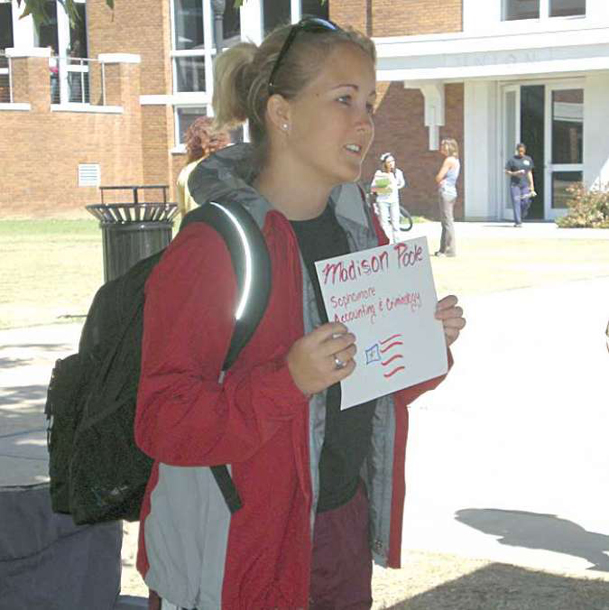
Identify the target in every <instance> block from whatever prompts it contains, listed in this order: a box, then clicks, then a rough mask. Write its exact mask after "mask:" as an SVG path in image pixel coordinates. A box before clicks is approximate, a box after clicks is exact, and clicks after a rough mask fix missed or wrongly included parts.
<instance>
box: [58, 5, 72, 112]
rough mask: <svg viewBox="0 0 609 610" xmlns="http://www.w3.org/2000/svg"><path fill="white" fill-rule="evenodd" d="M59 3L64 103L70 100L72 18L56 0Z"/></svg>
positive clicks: (60, 61) (61, 93)
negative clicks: (68, 55)
mask: <svg viewBox="0 0 609 610" xmlns="http://www.w3.org/2000/svg"><path fill="white" fill-rule="evenodd" d="M56 4H57V49H58V55H59V57H60V59H59V61H58V67H59V96H60V100H61V103H62V104H65V103H67V102H69V101H70V94H69V89H68V64H69V62H68V60H67V58H66V57H67V54H68V47H69V46H70V19H69V17H68V13H67V12H66V10H65V9H64V7H63V4H62V3H61V2H59V0H56Z"/></svg>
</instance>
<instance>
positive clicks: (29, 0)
mask: <svg viewBox="0 0 609 610" xmlns="http://www.w3.org/2000/svg"><path fill="white" fill-rule="evenodd" d="M119 1H120V2H134V1H136V0H119ZM59 2H61V4H62V5H63V6H64V7H65V9H66V12H67V13H68V17H69V18H70V23H72V24H74V23H75V22H76V21H78V13H77V11H76V7H75V6H74V4H75V3H74V0H59ZM234 2H235V8H240V7H241V6H242V5H243V4H244V3H245V2H247V0H234ZM326 2H327V0H319V3H320V4H325V3H326ZM22 4H23V5H25V10H24V11H23V13H22V15H21V17H20V19H23V18H24V17H28V16H30V15H31V16H32V19H33V20H34V24H35V26H36V28H38V27H39V26H40V24H41V23H48V22H49V15H48V14H47V12H46V0H17V6H21V5H22ZM106 4H107V5H108V7H109V8H110V9H111V10H114V0H106Z"/></svg>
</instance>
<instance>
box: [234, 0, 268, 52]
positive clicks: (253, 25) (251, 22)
mask: <svg viewBox="0 0 609 610" xmlns="http://www.w3.org/2000/svg"><path fill="white" fill-rule="evenodd" d="M240 11H241V40H245V41H249V42H253V43H254V44H260V43H261V42H262V39H263V38H264V29H263V24H262V0H247V2H244V3H243V5H242V6H241V9H240Z"/></svg>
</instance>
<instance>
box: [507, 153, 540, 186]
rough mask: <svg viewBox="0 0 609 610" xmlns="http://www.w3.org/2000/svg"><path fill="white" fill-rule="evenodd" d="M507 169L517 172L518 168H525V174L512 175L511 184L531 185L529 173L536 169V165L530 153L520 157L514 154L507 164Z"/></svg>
mask: <svg viewBox="0 0 609 610" xmlns="http://www.w3.org/2000/svg"><path fill="white" fill-rule="evenodd" d="M505 169H507V170H508V171H510V172H516V171H518V170H521V169H523V170H524V172H525V173H524V174H518V175H516V176H510V184H513V185H514V186H530V183H529V177H528V175H527V174H528V173H529V172H530V171H531V170H533V169H535V165H534V164H533V159H531V157H529V156H528V155H523V156H522V157H519V156H518V155H514V156H513V157H512V158H511V159H510V160H509V161H508V162H507V163H506V164H505Z"/></svg>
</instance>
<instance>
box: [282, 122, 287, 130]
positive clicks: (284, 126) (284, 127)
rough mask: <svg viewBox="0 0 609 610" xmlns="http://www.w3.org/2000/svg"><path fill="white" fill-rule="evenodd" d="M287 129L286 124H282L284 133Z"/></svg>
mask: <svg viewBox="0 0 609 610" xmlns="http://www.w3.org/2000/svg"><path fill="white" fill-rule="evenodd" d="M287 128H288V124H287V123H284V124H283V129H284V131H285V130H286V129H287Z"/></svg>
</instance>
